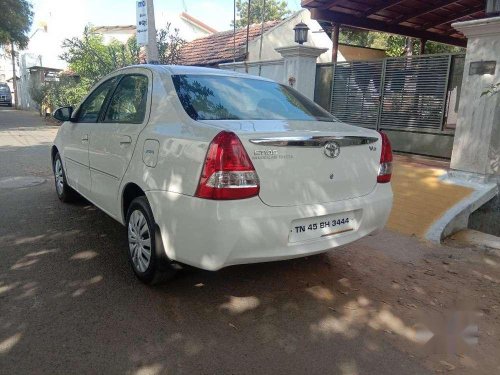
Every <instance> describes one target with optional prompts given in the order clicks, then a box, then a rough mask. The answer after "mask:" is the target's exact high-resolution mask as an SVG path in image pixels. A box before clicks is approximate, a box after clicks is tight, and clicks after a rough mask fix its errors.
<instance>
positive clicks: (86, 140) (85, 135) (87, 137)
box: [82, 134, 89, 142]
mask: <svg viewBox="0 0 500 375" xmlns="http://www.w3.org/2000/svg"><path fill="white" fill-rule="evenodd" d="M88 140H89V135H88V134H84V135H83V137H82V142H88Z"/></svg>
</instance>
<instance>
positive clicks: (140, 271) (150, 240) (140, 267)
mask: <svg viewBox="0 0 500 375" xmlns="http://www.w3.org/2000/svg"><path fill="white" fill-rule="evenodd" d="M127 238H128V247H129V251H128V259H129V263H130V265H131V266H132V269H133V271H134V273H135V275H136V276H137V277H138V278H139V280H141V281H142V282H144V283H146V284H158V283H160V282H162V281H165V280H167V279H170V278H171V277H173V276H174V275H175V273H176V269H175V267H174V265H173V264H172V262H171V261H170V260H169V259H168V258H167V256H166V254H165V252H164V250H163V246H162V244H161V238H160V234H159V233H157V229H156V226H155V221H154V218H153V213H152V211H151V207H150V206H149V202H148V200H147V199H146V197H138V198H135V199H134V200H133V201H132V203H131V204H130V207H129V209H128V212H127Z"/></svg>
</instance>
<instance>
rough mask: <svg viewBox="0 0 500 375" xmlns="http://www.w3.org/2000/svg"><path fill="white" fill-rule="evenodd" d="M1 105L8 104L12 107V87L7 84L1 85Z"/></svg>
mask: <svg viewBox="0 0 500 375" xmlns="http://www.w3.org/2000/svg"><path fill="white" fill-rule="evenodd" d="M0 104H7V105H8V106H9V107H12V95H11V93H10V87H9V86H8V85H7V84H6V83H0Z"/></svg>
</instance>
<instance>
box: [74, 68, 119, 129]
mask: <svg viewBox="0 0 500 375" xmlns="http://www.w3.org/2000/svg"><path fill="white" fill-rule="evenodd" d="M115 82H116V77H113V78H111V79H108V80H107V81H106V82H104V83H102V84H101V85H100V86H99V87H97V88H96V89H95V90H94V91H93V92H92V94H90V95H89V97H88V98H87V99H86V100H85V102H83V104H82V105H81V106H80V109H79V110H78V122H97V119H98V118H99V113H100V111H101V107H102V105H103V104H104V101H105V99H106V97H107V96H108V94H109V92H110V90H111V89H112V88H113V87H114V84H115Z"/></svg>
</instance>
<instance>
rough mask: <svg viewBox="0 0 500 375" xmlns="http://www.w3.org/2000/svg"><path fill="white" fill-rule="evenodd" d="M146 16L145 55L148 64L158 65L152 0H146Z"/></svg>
mask: <svg viewBox="0 0 500 375" xmlns="http://www.w3.org/2000/svg"><path fill="white" fill-rule="evenodd" d="M146 4H147V14H148V44H147V46H146V55H147V61H148V64H158V63H159V57H158V45H157V44H156V27H155V8H154V5H153V0H146Z"/></svg>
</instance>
